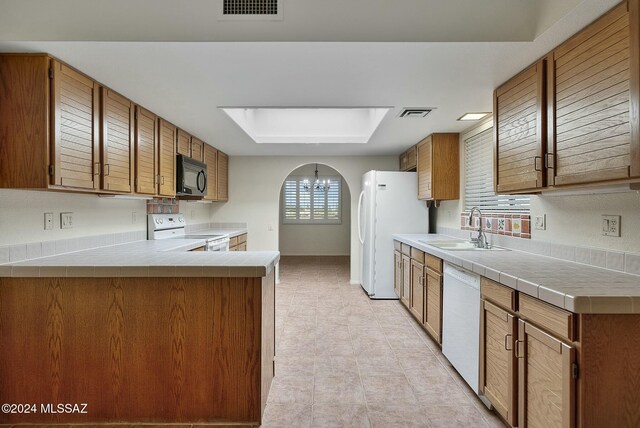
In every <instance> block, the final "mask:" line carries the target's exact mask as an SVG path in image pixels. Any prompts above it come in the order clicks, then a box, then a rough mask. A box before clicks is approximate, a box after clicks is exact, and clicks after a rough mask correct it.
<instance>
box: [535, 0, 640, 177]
mask: <svg viewBox="0 0 640 428" xmlns="http://www.w3.org/2000/svg"><path fill="white" fill-rule="evenodd" d="M629 32H630V28H629V13H628V11H627V4H626V2H625V3H624V4H622V5H620V6H618V7H616V8H615V9H613V10H612V11H611V12H609V13H608V14H606V15H605V16H603V17H602V18H600V19H599V20H597V21H596V22H595V23H593V24H592V25H590V26H589V27H587V28H586V29H585V30H583V31H582V32H580V33H578V34H577V35H576V36H574V37H573V38H572V39H570V40H569V41H567V42H566V43H565V44H563V45H562V46H560V47H559V48H557V49H556V50H554V51H553V53H552V54H550V55H549V57H550V60H549V61H550V66H549V76H550V77H549V79H550V86H551V88H552V92H551V93H550V97H549V98H550V102H552V103H553V109H552V111H553V116H551V117H550V121H555V124H552V128H553V130H554V131H555V132H554V133H553V134H550V136H551V138H554V139H555V141H554V144H551V145H550V146H551V147H553V150H550V151H549V155H548V157H549V159H548V163H549V166H550V167H552V168H550V169H549V181H550V183H552V184H555V185H563V184H575V183H589V182H595V181H605V180H614V179H624V178H628V177H629V176H630V166H631V158H630V151H631V144H632V143H631V126H630V124H629V106H630V86H629V85H630V77H631V74H630V65H631V62H630V53H631V49H630V47H629V41H630V36H629ZM551 100H552V101H551Z"/></svg>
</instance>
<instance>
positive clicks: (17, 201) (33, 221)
mask: <svg viewBox="0 0 640 428" xmlns="http://www.w3.org/2000/svg"><path fill="white" fill-rule="evenodd" d="M45 212H52V213H54V216H53V220H54V227H53V230H44V213H45ZM61 212H72V213H73V221H74V224H73V228H72V229H60V213H61ZM133 212H135V213H136V217H137V221H136V223H135V224H134V223H133V220H132V217H133V216H132V213H133ZM146 229H147V208H146V201H144V200H126V199H113V198H101V197H98V196H96V195H87V194H75V193H63V192H37V191H30V190H4V189H3V190H0V245H13V244H24V243H29V242H39V241H51V240H57V239H68V238H77V237H81V236H93V235H102V234H108V233H120V232H132V231H141V230H146Z"/></svg>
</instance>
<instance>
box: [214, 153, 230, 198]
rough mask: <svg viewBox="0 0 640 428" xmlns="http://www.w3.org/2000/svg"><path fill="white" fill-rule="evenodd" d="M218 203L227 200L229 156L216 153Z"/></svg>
mask: <svg viewBox="0 0 640 428" xmlns="http://www.w3.org/2000/svg"><path fill="white" fill-rule="evenodd" d="M217 172H218V183H217V185H218V192H217V193H218V198H217V200H218V201H228V200H229V156H227V155H226V154H224V153H222V152H220V151H218V171H217Z"/></svg>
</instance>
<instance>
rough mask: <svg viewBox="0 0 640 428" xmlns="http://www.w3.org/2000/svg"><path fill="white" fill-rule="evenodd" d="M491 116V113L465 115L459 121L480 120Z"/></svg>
mask: <svg viewBox="0 0 640 428" xmlns="http://www.w3.org/2000/svg"><path fill="white" fill-rule="evenodd" d="M490 114H491V113H465V114H464V115H463V116H462V117H460V118H458V120H460V121H462V120H480V119H482V118H483V117H486V116H488V115H490Z"/></svg>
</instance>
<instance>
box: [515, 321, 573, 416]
mask: <svg viewBox="0 0 640 428" xmlns="http://www.w3.org/2000/svg"><path fill="white" fill-rule="evenodd" d="M516 348H517V349H516V357H517V358H518V359H519V364H518V372H519V374H518V382H519V383H518V388H519V391H518V404H519V409H518V419H519V423H518V427H520V428H527V427H529V428H536V427H549V428H556V427H557V428H573V427H574V426H575V379H574V378H573V376H572V374H573V369H572V368H573V365H574V363H575V348H574V347H572V346H569V345H567V344H565V343H563V342H561V341H559V340H558V339H556V338H555V337H552V336H551V335H549V334H547V333H545V332H544V331H542V330H540V329H539V328H537V327H534V326H533V325H531V324H529V323H528V322H525V321H522V320H520V321H518V340H517V341H516Z"/></svg>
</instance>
